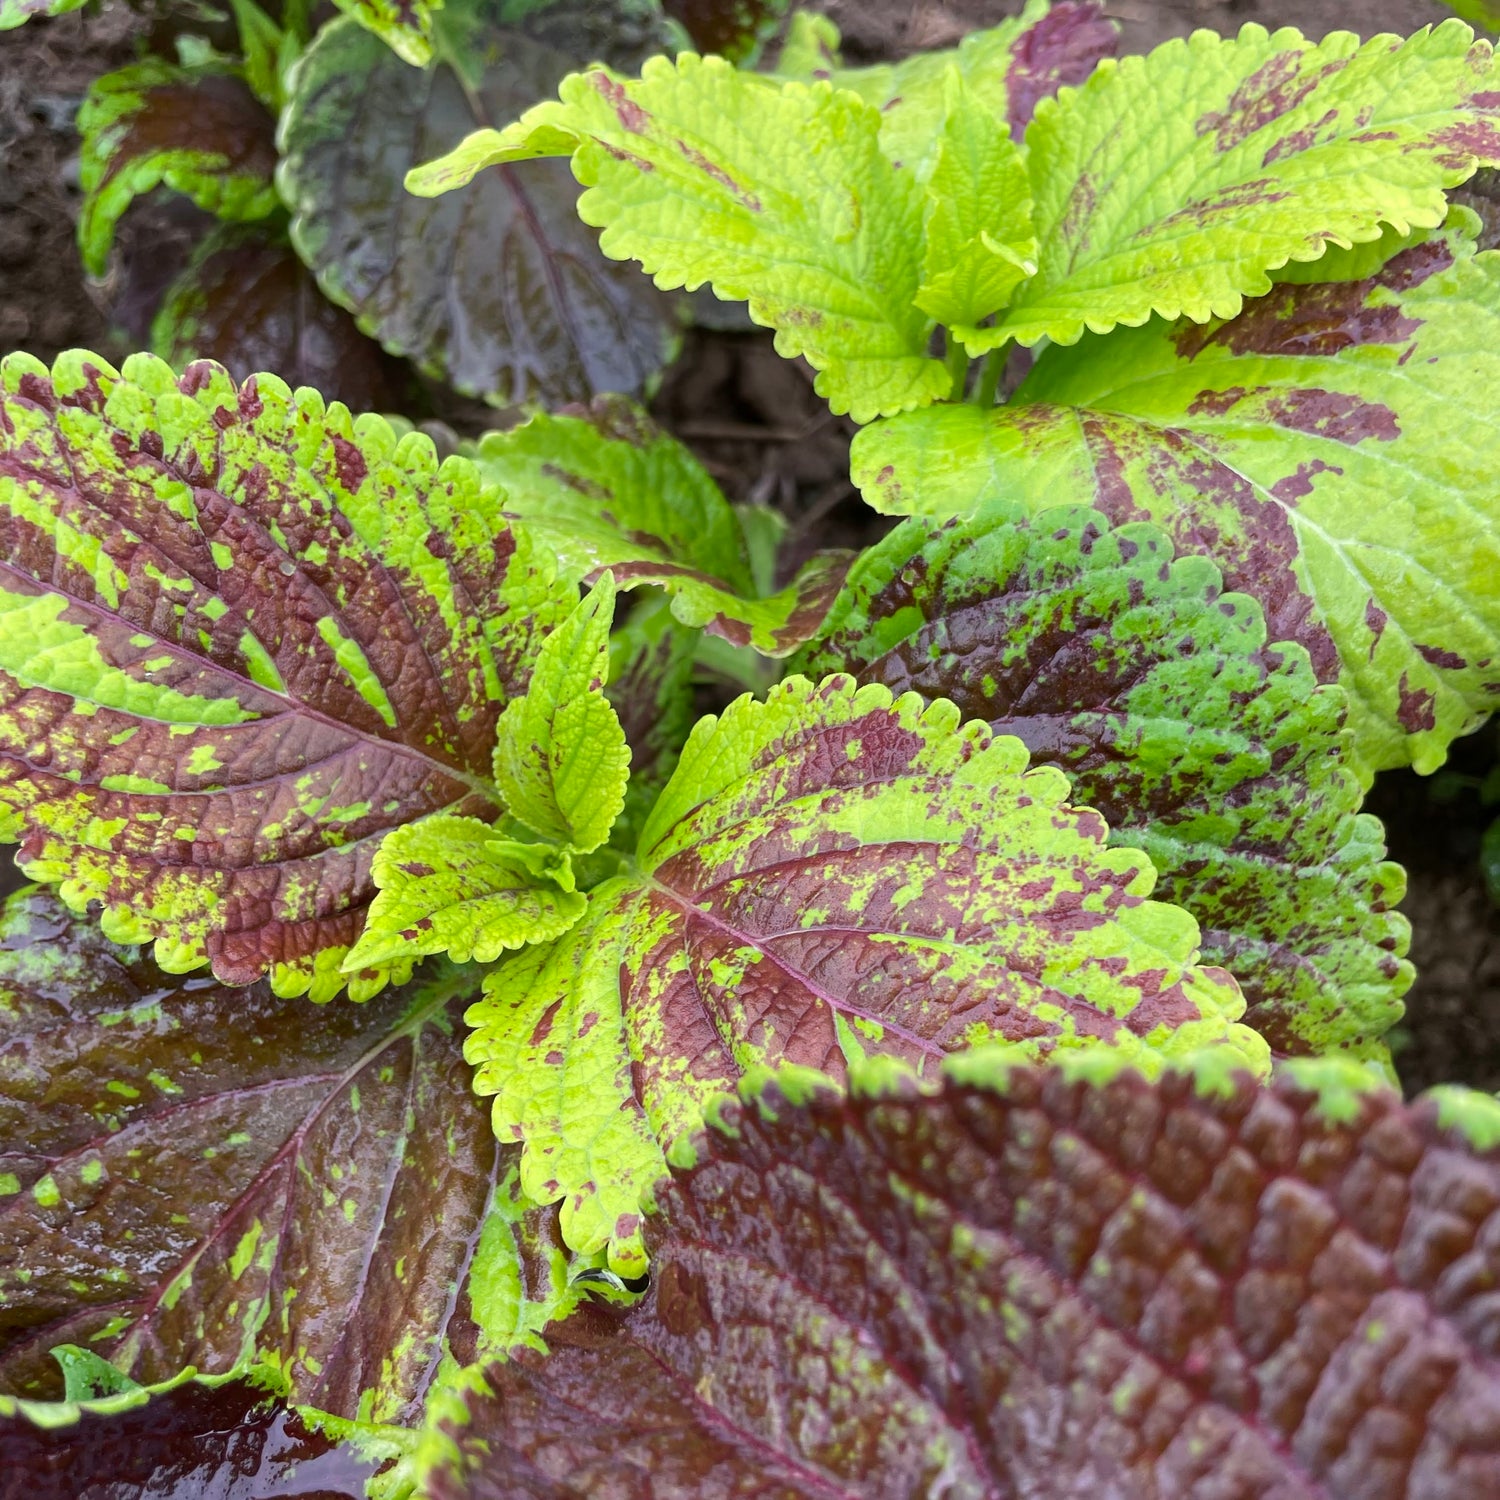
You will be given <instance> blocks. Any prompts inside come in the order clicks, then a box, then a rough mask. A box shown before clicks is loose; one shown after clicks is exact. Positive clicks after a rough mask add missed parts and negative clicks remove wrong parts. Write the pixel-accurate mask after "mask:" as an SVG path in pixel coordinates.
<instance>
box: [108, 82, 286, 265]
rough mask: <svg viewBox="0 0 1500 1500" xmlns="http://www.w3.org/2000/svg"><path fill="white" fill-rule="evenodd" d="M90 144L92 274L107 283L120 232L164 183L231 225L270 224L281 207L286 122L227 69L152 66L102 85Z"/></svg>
mask: <svg viewBox="0 0 1500 1500" xmlns="http://www.w3.org/2000/svg"><path fill="white" fill-rule="evenodd" d="M78 131H79V134H80V135H81V136H82V137H83V152H82V156H81V158H80V163H79V178H80V182H81V185H82V187H83V209H82V212H81V213H80V214H79V217H78V244H79V248H80V249H81V251H82V252H83V263H84V266H85V267H86V268H87V269H88V270H89V272H90V273H92V274H93V275H95V276H101V275H103V274H104V270H105V267H106V266H107V265H108V263H109V250H110V246H111V245H112V244H113V243H114V236H115V224H116V222H117V221H118V220H119V217H120V215H121V214H123V213H124V212H125V210H126V209H127V208H128V207H129V206H130V203H131V200H132V199H133V198H134V197H135V196H136V195H137V194H138V193H145V192H149V191H150V190H151V189H152V188H154V187H155V186H156V185H157V184H158V183H163V184H165V185H166V186H167V187H169V188H171V189H172V190H173V191H174V192H178V193H185V194H186V195H187V196H188V197H189V198H191V199H192V200H193V202H194V203H196V204H197V205H198V207H199V208H204V209H207V210H209V212H211V213H215V214H217V215H218V216H219V217H220V218H222V219H237V220H238V219H263V218H265V217H266V215H267V214H269V213H272V212H273V211H274V210H275V209H276V208H277V207H279V205H280V200H279V199H278V198H277V196H276V189H275V187H274V186H273V185H272V181H271V178H272V174H273V173H274V172H275V170H276V122H275V120H274V119H273V118H272V117H271V115H270V113H269V112H268V111H267V110H266V107H265V105H263V104H262V103H261V102H260V100H259V99H257V98H256V97H255V95H254V94H253V93H251V92H250V88H249V86H248V85H247V84H246V83H245V81H244V80H243V79H242V78H240V77H239V76H238V74H237V73H234V72H232V71H230V70H229V68H228V67H227V65H213V66H210V65H204V66H202V67H197V68H191V69H189V68H178V67H174V66H173V65H172V64H171V63H168V62H165V61H163V60H162V59H161V58H157V57H148V58H143V59H142V60H141V61H140V62H135V63H131V64H130V65H129V66H128V67H125V68H121V69H119V70H118V71H117V72H114V73H106V74H105V75H104V76H103V77H102V78H100V79H98V80H97V81H96V82H95V83H94V85H93V87H92V88H91V89H90V90H89V92H88V97H87V98H86V99H85V100H84V101H83V106H82V108H81V109H80V110H79V111H78Z"/></svg>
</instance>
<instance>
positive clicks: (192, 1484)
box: [0, 1385, 374, 1500]
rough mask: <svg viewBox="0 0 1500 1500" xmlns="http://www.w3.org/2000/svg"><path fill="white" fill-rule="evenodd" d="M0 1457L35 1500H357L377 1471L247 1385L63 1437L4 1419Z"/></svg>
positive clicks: (18, 1487)
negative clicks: (284, 1499) (276, 1499)
mask: <svg viewBox="0 0 1500 1500" xmlns="http://www.w3.org/2000/svg"><path fill="white" fill-rule="evenodd" d="M0 1411H3V1399H0ZM0 1447H3V1449H4V1452H5V1464H6V1484H7V1487H8V1488H12V1487H13V1493H14V1494H17V1495H21V1494H25V1495H29V1496H31V1497H33V1500H54V1497H55V1500H197V1497H202V1496H209V1495H211V1496H213V1500H267V1497H270V1496H277V1495H294V1496H307V1497H316V1500H332V1497H335V1496H339V1497H347V1500H357V1497H359V1496H361V1495H363V1494H364V1483H365V1480H366V1479H367V1478H368V1477H369V1476H370V1474H371V1473H372V1471H373V1469H374V1465H373V1464H371V1463H367V1462H365V1461H364V1460H362V1459H360V1458H359V1457H358V1456H357V1455H356V1454H354V1453H352V1452H350V1451H348V1450H347V1449H341V1448H335V1447H334V1446H333V1444H332V1443H331V1442H330V1441H329V1440H328V1439H327V1438H324V1437H320V1436H319V1435H318V1434H317V1433H315V1432H310V1431H309V1430H308V1429H307V1427H306V1426H304V1425H303V1424H302V1423H301V1422H299V1421H298V1419H297V1417H296V1416H295V1415H293V1414H292V1413H291V1412H289V1411H287V1410H285V1408H283V1407H278V1406H276V1405H273V1404H272V1403H270V1402H268V1401H267V1400H266V1396H265V1393H264V1392H263V1391H258V1390H255V1389H254V1388H252V1387H250V1386H246V1385H227V1386H221V1387H219V1388H218V1389H216V1390H210V1389H206V1388H205V1387H204V1386H202V1385H187V1386H183V1387H181V1388H179V1389H177V1390H174V1391H171V1392H168V1393H166V1394H164V1395H160V1396H156V1397H154V1398H153V1399H152V1401H151V1402H150V1404H149V1405H145V1406H138V1407H135V1408H133V1409H131V1410H128V1411H124V1412H112V1411H100V1412H89V1413H87V1414H85V1415H84V1416H82V1417H81V1418H80V1419H78V1420H77V1421H76V1422H74V1423H72V1424H71V1425H68V1426H65V1427H59V1428H38V1427H35V1426H32V1425H31V1424H30V1423H28V1422H27V1421H25V1419H23V1418H19V1417H5V1416H0Z"/></svg>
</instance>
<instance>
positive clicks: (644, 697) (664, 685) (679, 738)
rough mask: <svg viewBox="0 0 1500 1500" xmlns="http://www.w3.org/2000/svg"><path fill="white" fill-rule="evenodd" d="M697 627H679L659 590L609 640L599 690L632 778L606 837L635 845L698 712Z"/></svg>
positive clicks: (619, 843) (627, 846)
mask: <svg viewBox="0 0 1500 1500" xmlns="http://www.w3.org/2000/svg"><path fill="white" fill-rule="evenodd" d="M697 644H698V632H697V631H696V630H688V629H686V628H685V627H684V626H682V625H679V624H678V623H677V621H676V619H675V618H674V617H673V615H672V613H671V611H670V609H668V608H667V605H666V601H665V600H664V599H662V598H661V597H660V596H658V597H657V598H656V599H648V600H646V601H645V603H644V604H641V605H638V606H637V607H636V608H635V609H634V610H633V611H632V612H631V614H630V617H629V619H627V620H626V622H625V624H624V625H623V626H622V627H621V628H620V629H619V630H617V631H616V632H615V633H614V635H613V636H612V637H611V638H610V667H609V686H608V687H607V688H606V689H605V691H606V692H607V693H608V694H609V701H610V702H611V703H613V704H614V706H615V712H616V713H618V714H619V716H620V723H621V725H622V726H623V728H624V730H625V739H626V742H627V743H628V744H629V746H630V784H629V785H628V786H627V787H626V788H625V806H624V809H623V810H622V811H621V813H620V816H619V818H618V819H616V821H615V826H614V828H613V830H612V831H611V833H610V843H611V844H613V845H615V846H616V847H617V848H620V849H634V848H635V843H636V839H637V838H638V837H639V836H640V832H641V827H642V825H643V824H644V823H645V821H646V815H647V814H648V813H649V812H650V811H651V807H652V804H653V803H654V802H655V801H656V799H657V797H658V796H659V795H660V794H661V789H662V788H663V787H664V786H665V785H666V784H667V780H668V778H669V777H670V776H671V774H672V772H673V770H674V769H675V768H676V766H677V760H678V757H679V756H680V755H681V754H682V747H683V746H684V745H685V744H686V743H687V737H688V734H689V732H690V731H691V729H692V727H693V720H694V718H695V717H696V715H695V713H694V711H693V710H694V704H693V654H694V651H695V649H696V647H697Z"/></svg>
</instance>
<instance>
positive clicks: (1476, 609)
mask: <svg viewBox="0 0 1500 1500" xmlns="http://www.w3.org/2000/svg"><path fill="white" fill-rule="evenodd" d="M1470 222H1471V216H1469V215H1468V214H1467V211H1466V210H1455V212H1454V216H1453V219H1452V220H1451V222H1450V224H1449V226H1448V228H1447V229H1446V230H1445V231H1444V232H1443V233H1442V234H1440V235H1437V236H1434V237H1432V238H1431V239H1429V240H1427V241H1425V242H1423V243H1418V244H1415V245H1410V246H1408V248H1406V249H1403V250H1401V251H1399V253H1397V254H1396V255H1395V256H1394V257H1393V258H1392V259H1391V260H1389V261H1388V262H1387V263H1386V265H1385V266H1384V267H1383V269H1381V270H1380V271H1378V272H1377V273H1376V274H1374V275H1367V276H1365V277H1364V278H1363V279H1360V280H1349V281H1336V282H1331V283H1325V284H1313V285H1308V284H1295V283H1288V284H1285V285H1282V286H1279V287H1277V288H1276V289H1275V290H1274V291H1272V292H1271V293H1270V294H1269V295H1268V296H1266V297H1263V298H1261V299H1260V300H1258V301H1256V302H1254V303H1252V304H1250V305H1249V306H1247V307H1246V309H1245V310H1244V311H1243V312H1242V313H1241V314H1240V315H1239V316H1238V317H1236V318H1233V319H1230V320H1229V321H1227V322H1214V323H1210V324H1208V325H1207V326H1199V325H1197V324H1194V323H1189V322H1183V323H1178V324H1167V323H1163V322H1160V321H1156V322H1153V323H1151V324H1150V325H1148V326H1147V327H1145V328H1141V329H1139V330H1118V331H1116V332H1115V333H1113V334H1111V335H1110V336H1109V337H1108V338H1107V339H1102V340H1100V339H1089V340H1085V341H1084V342H1082V343H1080V344H1078V345H1077V346H1075V347H1074V348H1072V349H1060V348H1055V349H1050V350H1048V351H1047V352H1046V353H1045V354H1044V355H1043V356H1042V357H1041V358H1040V359H1039V360H1038V361H1037V364H1036V367H1035V368H1034V370H1033V371H1032V373H1031V375H1030V377H1029V378H1028V379H1027V380H1026V382H1025V383H1024V384H1023V385H1022V387H1021V389H1020V390H1019V391H1018V392H1017V395H1016V398H1015V401H1014V403H1013V404H1012V405H1010V406H1007V407H1003V408H1000V409H998V410H994V411H981V410H979V409H978V408H977V407H958V406H949V407H943V408H939V409H936V410H934V411H930V412H920V413H913V414H910V415H908V416H904V417H901V418H897V419H895V420H893V421H891V422H887V423H882V424H881V425H880V426H878V427H875V428H871V429H869V430H867V431H866V432H863V433H861V434H860V435H859V437H858V438H857V439H856V444H855V450H854V458H853V466H854V474H855V478H856V481H857V482H858V483H859V484H860V485H861V487H862V489H863V490H864V493H865V496H866V498H867V499H868V500H869V501H870V503H871V504H872V505H874V506H875V507H876V508H877V509H879V510H883V511H887V512H895V513H898V514H900V513H908V514H922V515H927V516H932V517H945V516H950V515H968V514H972V513H974V511H975V510H976V509H977V508H978V507H980V506H982V505H984V504H985V503H987V502H988V501H990V500H992V499H1002V500H1005V501H1019V502H1020V503H1022V504H1024V505H1025V506H1027V507H1028V508H1029V509H1032V510H1037V509H1042V508H1046V507H1050V506H1053V505H1056V504H1058V503H1059V502H1060V501H1077V502H1079V503H1083V504H1087V505H1092V506H1095V507H1097V508H1098V509H1099V510H1101V511H1103V512H1104V513H1105V514H1106V515H1107V516H1108V517H1109V518H1110V519H1111V520H1112V521H1115V522H1122V521H1133V520H1141V519H1147V518H1149V519H1152V520H1154V521H1156V522H1157V523H1158V524H1159V525H1161V526H1162V527H1163V528H1164V529H1165V530H1166V531H1167V532H1168V533H1169V534H1170V535H1171V536H1172V538H1173V540H1174V542H1175V543H1176V545H1177V547H1178V549H1179V550H1180V551H1183V552H1206V553H1207V554H1208V555H1209V556H1211V557H1212V558H1213V559H1214V561H1215V562H1216V563H1217V564H1218V565H1219V567H1220V569H1221V570H1222V572H1223V575H1224V583H1225V586H1226V587H1228V588H1231V589H1233V590H1236V591H1239V592H1244V593H1247V594H1250V595H1252V596H1253V597H1255V598H1257V599H1259V600H1260V602H1261V604H1262V605H1263V607H1264V608H1265V611H1266V616H1267V622H1268V630H1269V634H1270V636H1271V638H1272V639H1273V640H1295V641H1299V642H1301V643H1302V644H1303V645H1305V646H1306V647H1307V648H1308V651H1309V652H1310V654H1311V657H1312V662H1313V668H1314V670H1315V671H1316V673H1317V674H1318V677H1319V679H1320V680H1321V681H1325V682H1329V681H1334V680H1337V681H1339V682H1340V683H1342V684H1343V686H1344V687H1345V688H1346V689H1347V690H1348V693H1349V698H1350V724H1351V727H1352V728H1353V729H1354V731H1355V745H1354V755H1355V764H1356V766H1357V767H1358V768H1359V769H1360V771H1361V773H1362V774H1364V775H1368V773H1369V772H1370V771H1371V770H1374V769H1379V768H1383V767H1387V766H1393V765H1402V764H1405V763H1407V762H1408V761H1410V762H1411V763H1413V764H1414V765H1415V766H1416V767H1417V769H1418V770H1420V771H1431V770H1433V769H1434V768H1435V767H1436V766H1438V765H1439V764H1441V762H1442V760H1443V757H1444V755H1445V754H1446V750H1447V746H1448V744H1449V743H1450V742H1451V741H1452V740H1453V739H1454V738H1455V737H1456V736H1458V735H1460V734H1464V733H1466V732H1468V731H1469V730H1471V729H1473V728H1474V727H1475V726H1476V725H1477V724H1478V723H1479V722H1480V721H1481V720H1482V719H1483V718H1484V716H1485V715H1486V714H1488V713H1489V712H1490V711H1491V710H1492V709H1493V708H1494V707H1495V705H1496V703H1497V702H1500V593H1497V591H1496V590H1495V588H1494V579H1495V578H1496V576H1497V575H1500V450H1497V449H1496V447H1495V445H1494V444H1492V443H1485V442H1481V441H1477V440H1476V439H1475V436H1474V435H1475V433H1479V432H1483V431H1484V430H1485V429H1486V424H1487V423H1488V421H1489V418H1488V416H1487V414H1486V412H1485V410H1484V407H1483V404H1482V402H1480V401H1479V400H1478V397H1479V394H1480V393H1482V392H1484V391H1486V390H1489V389H1491V388H1493V387H1494V384H1495V383H1496V382H1497V381H1500V365H1497V353H1496V351H1497V350H1500V255H1497V254H1496V253H1494V252H1490V251H1486V252H1484V253H1482V254H1478V255H1476V254H1474V253H1473V247H1472V243H1471V242H1470V240H1469V239H1468V238H1467V225H1468V224H1469V223H1470Z"/></svg>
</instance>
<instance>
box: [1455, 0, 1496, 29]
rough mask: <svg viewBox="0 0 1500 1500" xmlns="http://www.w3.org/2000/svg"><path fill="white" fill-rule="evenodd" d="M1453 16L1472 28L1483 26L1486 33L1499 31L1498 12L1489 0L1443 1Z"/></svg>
mask: <svg viewBox="0 0 1500 1500" xmlns="http://www.w3.org/2000/svg"><path fill="white" fill-rule="evenodd" d="M1444 3H1445V5H1446V6H1447V8H1448V9H1449V10H1451V11H1452V12H1453V14H1454V15H1456V16H1458V17H1460V18H1461V19H1463V20H1465V21H1467V22H1469V24H1470V25H1472V26H1483V27H1484V28H1485V30H1486V31H1500V10H1497V9H1496V8H1495V6H1494V5H1493V4H1491V0H1444Z"/></svg>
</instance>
